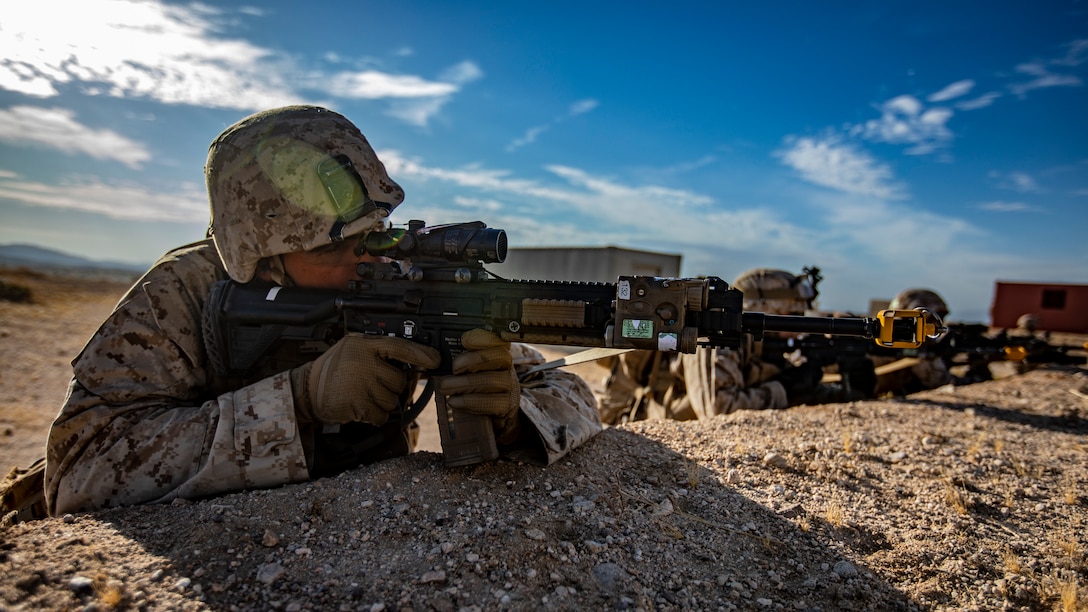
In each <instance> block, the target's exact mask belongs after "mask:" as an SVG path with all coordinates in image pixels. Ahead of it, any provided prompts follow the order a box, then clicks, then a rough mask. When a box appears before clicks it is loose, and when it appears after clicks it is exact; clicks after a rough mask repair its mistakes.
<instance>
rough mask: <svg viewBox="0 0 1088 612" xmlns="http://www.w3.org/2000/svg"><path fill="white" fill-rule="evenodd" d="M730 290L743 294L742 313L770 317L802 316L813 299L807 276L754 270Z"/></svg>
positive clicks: (813, 291) (749, 271) (814, 296)
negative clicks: (763, 314)
mask: <svg viewBox="0 0 1088 612" xmlns="http://www.w3.org/2000/svg"><path fill="white" fill-rule="evenodd" d="M733 286H734V287H736V288H737V289H740V290H741V292H742V293H744V309H745V310H754V311H758V312H766V313H770V314H803V313H804V312H805V311H806V310H807V309H808V308H810V307H811V306H812V301H813V300H815V299H816V287H815V285H814V284H813V283H812V281H811V279H809V277H808V274H802V275H801V276H797V275H795V274H793V273H791V272H786V271H785V270H773V269H770V268H755V269H752V270H748V271H747V272H745V273H743V274H741V275H740V276H738V277H737V279H736V280H734V281H733Z"/></svg>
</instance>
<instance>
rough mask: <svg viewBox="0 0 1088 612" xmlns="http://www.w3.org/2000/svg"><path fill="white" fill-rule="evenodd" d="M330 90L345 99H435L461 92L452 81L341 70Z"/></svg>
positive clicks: (331, 79) (333, 79)
mask: <svg viewBox="0 0 1088 612" xmlns="http://www.w3.org/2000/svg"><path fill="white" fill-rule="evenodd" d="M325 88H326V89H327V91H328V92H329V93H330V94H332V95H334V96H339V97H342V98H362V99H372V100H373V99H380V98H435V97H440V96H447V95H449V94H451V93H453V92H455V91H457V86H456V85H454V84H452V83H440V82H437V81H427V80H426V79H421V78H419V77H417V76H407V75H394V74H387V73H384V72H377V71H375V70H365V71H362V72H341V73H340V74H335V75H332V76H331V77H330V78H329V79H328V80H327V81H326V82H325Z"/></svg>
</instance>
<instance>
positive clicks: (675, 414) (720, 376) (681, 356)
mask: <svg viewBox="0 0 1088 612" xmlns="http://www.w3.org/2000/svg"><path fill="white" fill-rule="evenodd" d="M744 338H745V339H746V340H745V343H744V344H743V345H742V346H741V347H740V348H737V349H712V348H706V347H699V348H698V349H696V352H695V353H665V352H660V351H631V352H629V353H624V354H622V355H619V356H618V357H613V358H610V359H607V360H601V361H600V362H599V363H600V365H602V366H604V367H607V368H609V369H610V373H609V375H608V377H607V378H606V380H605V385H604V391H603V392H602V394H601V397H600V398H599V408H600V412H601V421H603V422H604V423H607V424H610V425H615V424H617V423H623V422H626V421H634V420H642V419H672V420H677V421H688V420H693V419H705V418H707V417H710V416H713V415H715V414H728V413H730V412H734V411H737V410H762V409H773V408H785V407H786V406H787V400H786V390H785V388H784V387H783V386H782V384H781V383H779V382H778V381H775V380H771V378H772V377H774V375H776V374H778V372H779V368H778V367H777V366H775V365H773V364H770V363H767V362H764V361H763V360H761V359H759V358H758V356H757V355H758V349H757V348H756V346H755V345H754V343H752V341H751V338H750V337H749V336H745V337H744ZM691 390H694V392H692V391H691Z"/></svg>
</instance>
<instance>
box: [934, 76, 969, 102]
mask: <svg viewBox="0 0 1088 612" xmlns="http://www.w3.org/2000/svg"><path fill="white" fill-rule="evenodd" d="M974 86H975V82H974V81H972V80H971V79H964V80H962V81H956V82H955V83H951V84H949V85H946V86H945V87H944V89H941V90H940V91H938V92H937V93H934V94H931V95H930V96H929V97H928V98H926V101H927V102H944V101H946V100H951V99H953V98H959V97H961V96H965V95H967V93H968V92H969V91H971V89H972V88H974Z"/></svg>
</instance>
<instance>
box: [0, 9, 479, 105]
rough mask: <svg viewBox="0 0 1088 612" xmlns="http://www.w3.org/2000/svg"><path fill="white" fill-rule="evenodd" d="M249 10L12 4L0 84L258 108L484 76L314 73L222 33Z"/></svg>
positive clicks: (414, 91) (391, 93)
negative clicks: (315, 94)
mask: <svg viewBox="0 0 1088 612" xmlns="http://www.w3.org/2000/svg"><path fill="white" fill-rule="evenodd" d="M250 8H251V7H243V8H239V9H220V8H215V7H212V6H209V5H204V4H190V5H168V4H164V3H162V2H159V1H158V0H137V1H130V0H80V1H79V2H60V1H57V0H55V1H54V2H48V1H47V2H37V3H33V5H31V4H27V3H15V4H12V5H11V6H8V7H5V12H4V20H3V38H2V39H0V40H2V42H0V45H2V47H0V58H2V59H0V87H2V88H4V89H7V90H10V91H15V92H19V93H22V94H25V95H30V96H35V97H40V98H47V97H52V96H56V95H58V94H59V91H60V88H62V87H70V86H75V87H78V88H79V90H80V91H81V92H82V93H84V94H87V95H105V96H112V97H119V98H143V99H151V100H155V101H157V102H162V103H167V104H191V105H194V106H203V107H212V108H230V109H242V110H259V109H263V108H269V107H273V106H279V105H283V104H292V103H298V102H304V101H306V99H307V96H306V94H304V93H302V90H301V89H300V88H305V87H309V88H312V89H315V90H318V91H323V90H325V88H326V87H329V88H331V93H333V94H335V95H339V96H342V97H347V98H362V99H381V98H395V99H396V98H411V99H419V100H433V99H435V98H443V99H446V98H448V96H450V95H452V94H454V93H456V92H457V91H458V90H459V89H460V85H461V84H463V83H465V82H468V81H471V80H474V79H476V78H479V77H480V76H481V75H482V71H480V70H479V68H478V67H476V66H475V65H474V64H472V63H471V62H462V63H461V64H458V65H456V66H454V67H453V68H451V69H450V70H449V71H448V76H449V77H450V79H452V80H450V81H448V82H443V81H433V80H428V79H425V78H422V77H419V76H414V75H397V74H389V73H384V72H379V71H376V70H362V71H358V72H340V73H337V74H334V75H322V74H315V73H314V72H313V71H312V70H309V69H308V68H306V67H303V66H300V65H298V63H297V60H296V59H294V58H293V57H291V56H288V55H286V54H284V53H282V52H280V51H277V50H273V49H271V48H266V47H261V46H258V45H255V44H253V43H251V42H249V41H246V40H243V39H231V38H223V37H221V36H220V34H219V33H220V31H221V30H222V29H223V27H222V26H223V25H224V24H226V23H229V22H230V21H231V20H232V19H237V18H238V16H239V15H241V16H246V17H253V18H258V17H259V16H260V11H259V10H256V9H254V10H250ZM229 11H233V12H229ZM45 15H48V16H49V17H48V18H43V16H45ZM326 59H328V60H329V61H340V60H341V59H342V58H339V57H333V56H329V57H327V58H326ZM440 106H441V103H438V104H433V103H432V104H430V105H429V106H428V105H426V104H421V105H418V106H417V108H415V109H414V111H413V112H401V113H395V114H394V116H398V117H404V118H405V120H408V121H414V122H418V121H420V120H421V119H420V117H421V116H422V115H423V114H424V112H425V111H424V110H423V109H426V108H430V109H435V108H438V107H440Z"/></svg>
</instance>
